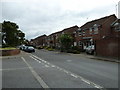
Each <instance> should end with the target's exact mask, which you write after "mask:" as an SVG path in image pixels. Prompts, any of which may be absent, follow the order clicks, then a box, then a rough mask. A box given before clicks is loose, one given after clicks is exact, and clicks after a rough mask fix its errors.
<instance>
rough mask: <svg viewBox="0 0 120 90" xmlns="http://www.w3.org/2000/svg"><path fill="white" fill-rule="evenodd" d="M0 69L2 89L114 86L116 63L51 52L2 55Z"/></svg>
mask: <svg viewBox="0 0 120 90" xmlns="http://www.w3.org/2000/svg"><path fill="white" fill-rule="evenodd" d="M0 72H2V87H3V88H92V90H93V88H98V89H97V90H100V89H101V88H118V64H117V63H113V62H106V61H98V60H92V59H88V58H86V57H80V56H79V55H74V54H67V53H60V52H55V51H46V50H36V52H35V53H26V52H22V54H20V55H17V56H11V57H3V59H2V69H1V70H0ZM101 90H104V89H101Z"/></svg>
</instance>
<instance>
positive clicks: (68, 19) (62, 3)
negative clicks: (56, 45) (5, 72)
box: [0, 0, 117, 39]
mask: <svg viewBox="0 0 120 90" xmlns="http://www.w3.org/2000/svg"><path fill="white" fill-rule="evenodd" d="M116 3H117V0H116V2H115V1H113V0H109V1H108V0H104V1H103V0H99V1H98V0H3V1H2V19H0V20H1V21H3V20H10V21H13V22H15V23H17V24H18V25H19V27H20V29H21V30H22V31H23V32H25V34H26V38H27V39H31V38H34V37H36V36H39V35H42V34H47V35H49V34H51V33H53V32H56V31H60V30H62V29H64V28H68V27H71V26H74V25H78V26H80V25H82V24H84V23H86V22H87V21H88V20H93V19H96V18H101V17H104V16H106V15H110V14H113V13H115V5H116ZM87 18H88V19H87Z"/></svg>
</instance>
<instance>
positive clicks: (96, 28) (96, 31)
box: [93, 24, 98, 34]
mask: <svg viewBox="0 0 120 90" xmlns="http://www.w3.org/2000/svg"><path fill="white" fill-rule="evenodd" d="M93 27H94V34H98V25H97V24H94V26H93Z"/></svg>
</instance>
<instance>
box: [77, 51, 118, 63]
mask: <svg viewBox="0 0 120 90" xmlns="http://www.w3.org/2000/svg"><path fill="white" fill-rule="evenodd" d="M76 55H77V56H81V57H86V58H89V59H94V60H102V61H109V62H115V63H120V59H117V58H116V59H114V58H108V57H102V56H95V55H89V54H86V53H80V54H76Z"/></svg>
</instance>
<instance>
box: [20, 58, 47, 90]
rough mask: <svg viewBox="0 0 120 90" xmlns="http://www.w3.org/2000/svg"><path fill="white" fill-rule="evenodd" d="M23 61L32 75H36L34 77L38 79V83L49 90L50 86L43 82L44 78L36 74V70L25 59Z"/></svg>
mask: <svg viewBox="0 0 120 90" xmlns="http://www.w3.org/2000/svg"><path fill="white" fill-rule="evenodd" d="M21 58H22V60H23V61H24V62H25V63H26V65H27V66H28V67H29V69H30V71H31V72H32V74H33V75H34V77H35V78H36V79H37V81H38V82H39V83H40V85H41V86H42V87H43V88H44V89H46V90H49V89H48V88H49V87H48V85H47V84H46V83H45V82H44V81H43V80H42V78H41V77H40V76H39V75H38V74H37V73H36V72H35V70H34V69H33V68H32V67H31V66H30V64H28V62H27V61H26V60H25V59H24V58H23V57H21Z"/></svg>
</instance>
